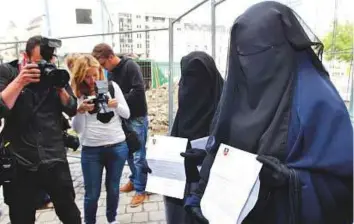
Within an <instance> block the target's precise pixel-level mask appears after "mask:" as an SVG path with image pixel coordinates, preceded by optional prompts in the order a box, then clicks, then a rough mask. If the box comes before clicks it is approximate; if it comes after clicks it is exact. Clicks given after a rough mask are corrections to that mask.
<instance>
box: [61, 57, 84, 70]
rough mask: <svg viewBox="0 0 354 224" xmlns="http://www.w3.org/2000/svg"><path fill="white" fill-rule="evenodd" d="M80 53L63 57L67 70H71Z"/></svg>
mask: <svg viewBox="0 0 354 224" xmlns="http://www.w3.org/2000/svg"><path fill="white" fill-rule="evenodd" d="M80 56H81V54H77V53H73V54H69V55H68V56H66V57H65V65H66V67H68V69H69V71H70V72H72V70H73V66H74V63H75V60H76V59H77V58H78V57H80Z"/></svg>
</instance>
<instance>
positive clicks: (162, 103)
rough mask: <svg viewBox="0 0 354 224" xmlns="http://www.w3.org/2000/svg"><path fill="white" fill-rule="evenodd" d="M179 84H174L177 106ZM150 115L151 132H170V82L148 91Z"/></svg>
mask: <svg viewBox="0 0 354 224" xmlns="http://www.w3.org/2000/svg"><path fill="white" fill-rule="evenodd" d="M177 91H178V85H175V86H174V97H173V100H174V105H173V109H174V111H176V108H177V95H178V92H177ZM146 100H147V104H148V115H149V134H150V135H151V134H166V133H167V132H168V84H164V85H162V86H160V87H158V88H155V89H149V90H148V91H146Z"/></svg>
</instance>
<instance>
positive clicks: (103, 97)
mask: <svg viewBox="0 0 354 224" xmlns="http://www.w3.org/2000/svg"><path fill="white" fill-rule="evenodd" d="M95 89H96V96H87V97H85V98H86V99H88V100H89V102H90V103H93V104H94V105H95V107H94V109H93V110H92V111H90V112H89V113H90V114H94V113H97V120H99V121H101V122H102V123H108V122H109V121H110V120H111V119H112V117H113V116H114V112H113V111H112V110H110V109H109V108H108V100H109V97H108V95H107V93H108V82H107V81H106V80H101V81H96V82H95Z"/></svg>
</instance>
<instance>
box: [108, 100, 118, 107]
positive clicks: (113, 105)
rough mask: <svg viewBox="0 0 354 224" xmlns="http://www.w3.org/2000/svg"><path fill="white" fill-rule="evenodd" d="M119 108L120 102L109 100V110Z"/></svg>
mask: <svg viewBox="0 0 354 224" xmlns="http://www.w3.org/2000/svg"><path fill="white" fill-rule="evenodd" d="M117 106H118V101H117V100H116V99H109V100H108V107H109V108H116V107H117Z"/></svg>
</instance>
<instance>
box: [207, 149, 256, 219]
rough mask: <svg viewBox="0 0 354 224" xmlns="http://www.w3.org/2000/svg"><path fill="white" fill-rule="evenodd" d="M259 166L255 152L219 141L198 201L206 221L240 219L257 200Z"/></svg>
mask: <svg viewBox="0 0 354 224" xmlns="http://www.w3.org/2000/svg"><path fill="white" fill-rule="evenodd" d="M261 167H262V164H261V163H260V162H258V161H257V160H256V155H254V154H251V153H248V152H245V151H242V150H239V149H236V148H233V147H231V146H227V145H224V144H221V145H220V148H219V150H218V153H217V155H216V158H215V161H214V164H213V166H212V168H211V171H210V176H209V181H208V185H207V187H206V190H205V193H204V196H203V198H202V201H201V208H202V211H203V214H204V215H205V217H206V218H207V219H208V220H209V223H211V224H214V223H215V224H217V223H223V224H236V223H237V224H238V223H241V222H242V220H243V219H244V218H245V216H246V215H247V214H248V213H249V211H250V210H251V209H252V208H253V207H254V205H255V202H256V201H257V197H258V192H259V186H257V185H256V182H257V180H258V175H259V172H260V170H261Z"/></svg>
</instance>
